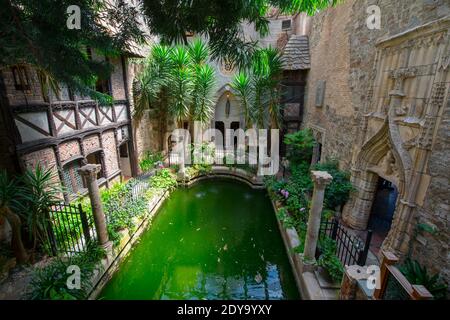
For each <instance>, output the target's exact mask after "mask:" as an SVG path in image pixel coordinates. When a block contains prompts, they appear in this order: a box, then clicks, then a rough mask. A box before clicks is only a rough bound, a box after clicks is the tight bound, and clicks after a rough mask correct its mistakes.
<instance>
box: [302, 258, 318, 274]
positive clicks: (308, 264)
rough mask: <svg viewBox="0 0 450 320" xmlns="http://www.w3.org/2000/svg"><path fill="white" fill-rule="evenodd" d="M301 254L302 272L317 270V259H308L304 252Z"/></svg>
mask: <svg viewBox="0 0 450 320" xmlns="http://www.w3.org/2000/svg"><path fill="white" fill-rule="evenodd" d="M299 256H300V273H304V272H311V273H314V271H316V270H317V267H318V266H317V261H316V259H312V260H311V259H306V258H305V256H304V255H303V254H299Z"/></svg>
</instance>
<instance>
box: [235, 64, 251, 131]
mask: <svg viewBox="0 0 450 320" xmlns="http://www.w3.org/2000/svg"><path fill="white" fill-rule="evenodd" d="M231 87H232V88H233V89H234V90H235V92H236V96H238V97H239V98H240V100H241V101H240V102H241V106H242V109H243V112H244V119H245V123H246V125H247V128H250V127H251V126H252V125H253V122H254V120H255V117H254V113H253V112H252V110H251V109H252V107H253V104H252V101H253V99H254V97H253V94H254V92H253V90H252V86H251V84H250V76H249V75H248V74H247V73H245V72H239V73H238V74H236V75H235V77H234V79H233V82H232V83H231Z"/></svg>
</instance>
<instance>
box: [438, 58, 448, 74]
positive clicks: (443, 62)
mask: <svg viewBox="0 0 450 320" xmlns="http://www.w3.org/2000/svg"><path fill="white" fill-rule="evenodd" d="M448 67H450V55H448V56H444V57H442V58H441V61H440V62H439V66H438V71H446V70H447V69H448Z"/></svg>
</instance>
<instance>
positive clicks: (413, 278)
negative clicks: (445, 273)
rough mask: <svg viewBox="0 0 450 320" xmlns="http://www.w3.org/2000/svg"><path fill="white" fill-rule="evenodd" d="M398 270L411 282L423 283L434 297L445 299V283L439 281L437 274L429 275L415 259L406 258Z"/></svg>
mask: <svg viewBox="0 0 450 320" xmlns="http://www.w3.org/2000/svg"><path fill="white" fill-rule="evenodd" d="M399 270H400V271H401V273H403V275H404V276H405V277H406V279H408V281H409V282H411V283H412V284H418V285H423V286H424V287H425V288H427V289H428V291H430V293H431V294H432V295H433V297H434V299H437V300H439V299H445V298H446V297H447V285H445V284H444V283H442V282H441V280H440V278H439V274H434V275H431V274H430V273H429V272H428V270H427V268H426V267H425V266H421V265H420V264H419V263H418V262H417V261H415V260H411V259H409V258H408V259H406V260H405V263H404V264H403V265H402V266H400V267H399Z"/></svg>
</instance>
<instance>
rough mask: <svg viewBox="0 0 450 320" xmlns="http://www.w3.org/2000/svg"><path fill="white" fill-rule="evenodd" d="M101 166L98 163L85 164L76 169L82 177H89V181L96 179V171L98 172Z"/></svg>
mask: <svg viewBox="0 0 450 320" xmlns="http://www.w3.org/2000/svg"><path fill="white" fill-rule="evenodd" d="M101 169H102V166H101V165H99V164H91V163H90V164H86V165H84V166H82V167H81V168H80V169H78V172H79V173H80V175H81V176H82V177H85V178H87V179H89V181H92V180H94V181H97V173H99V172H100V170H101Z"/></svg>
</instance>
